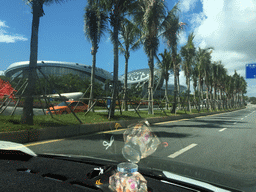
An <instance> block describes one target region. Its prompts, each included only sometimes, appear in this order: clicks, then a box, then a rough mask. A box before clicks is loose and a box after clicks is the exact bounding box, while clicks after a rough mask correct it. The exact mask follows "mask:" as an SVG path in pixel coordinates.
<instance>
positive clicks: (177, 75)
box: [172, 54, 182, 109]
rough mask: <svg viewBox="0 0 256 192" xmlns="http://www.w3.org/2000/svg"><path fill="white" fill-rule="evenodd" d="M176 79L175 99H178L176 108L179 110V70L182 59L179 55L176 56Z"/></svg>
mask: <svg viewBox="0 0 256 192" xmlns="http://www.w3.org/2000/svg"><path fill="white" fill-rule="evenodd" d="M176 63H177V64H176V78H177V93H178V94H177V97H178V104H179V105H178V106H179V109H180V68H181V65H182V59H181V56H180V54H177V56H176ZM172 69H173V64H172Z"/></svg>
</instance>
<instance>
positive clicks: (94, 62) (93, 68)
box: [88, 44, 97, 112]
mask: <svg viewBox="0 0 256 192" xmlns="http://www.w3.org/2000/svg"><path fill="white" fill-rule="evenodd" d="M96 52H97V45H95V44H94V45H93V46H92V70H91V92H90V101H89V108H90V107H91V106H92V104H93V90H94V77H95V64H96ZM89 108H88V109H89ZM91 111H92V112H94V108H92V109H91Z"/></svg>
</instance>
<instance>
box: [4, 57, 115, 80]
mask: <svg viewBox="0 0 256 192" xmlns="http://www.w3.org/2000/svg"><path fill="white" fill-rule="evenodd" d="M28 66H29V61H21V62H16V63H13V64H11V65H10V66H9V67H8V68H7V69H6V70H5V72H4V75H5V76H6V77H10V78H11V79H13V78H15V77H16V76H18V75H19V74H20V73H21V72H26V69H27V68H28ZM37 66H38V67H40V68H41V71H42V72H43V73H44V74H45V75H57V76H59V75H66V74H69V73H72V74H74V75H79V76H80V77H81V78H84V77H89V78H90V77H91V66H90V65H83V64H79V63H71V62H61V61H37ZM37 74H38V76H39V78H42V77H43V75H42V74H41V73H40V72H39V71H38V70H37ZM22 75H23V74H22ZM22 75H21V77H22ZM95 78H96V81H98V82H101V83H104V82H105V80H106V79H113V76H112V75H111V73H109V72H108V71H106V70H104V69H101V68H97V67H96V69H95Z"/></svg>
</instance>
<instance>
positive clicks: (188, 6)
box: [180, 0, 198, 13]
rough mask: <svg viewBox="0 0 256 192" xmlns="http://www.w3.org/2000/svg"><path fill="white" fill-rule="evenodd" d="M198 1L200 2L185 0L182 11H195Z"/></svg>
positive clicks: (181, 6)
mask: <svg viewBox="0 0 256 192" xmlns="http://www.w3.org/2000/svg"><path fill="white" fill-rule="evenodd" d="M197 1H198V0H183V1H182V2H181V5H180V9H181V11H182V12H184V13H185V12H188V11H189V10H191V9H194V8H195V6H196V2H197Z"/></svg>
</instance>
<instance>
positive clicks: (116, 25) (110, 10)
mask: <svg viewBox="0 0 256 192" xmlns="http://www.w3.org/2000/svg"><path fill="white" fill-rule="evenodd" d="M98 1H99V3H100V7H101V8H102V9H103V10H104V11H105V12H106V13H107V14H108V15H109V16H108V18H109V22H110V26H111V27H112V28H113V39H111V40H112V43H113V47H114V49H113V51H114V67H113V68H114V69H113V70H114V75H113V94H112V102H111V105H110V113H109V116H108V118H109V119H110V118H112V117H114V113H115V106H116V99H117V95H118V65H119V64H118V46H119V41H118V34H119V32H120V29H121V22H122V21H123V20H124V18H125V16H129V15H131V14H133V13H134V12H135V10H136V9H138V2H137V1H135V0H98Z"/></svg>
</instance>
